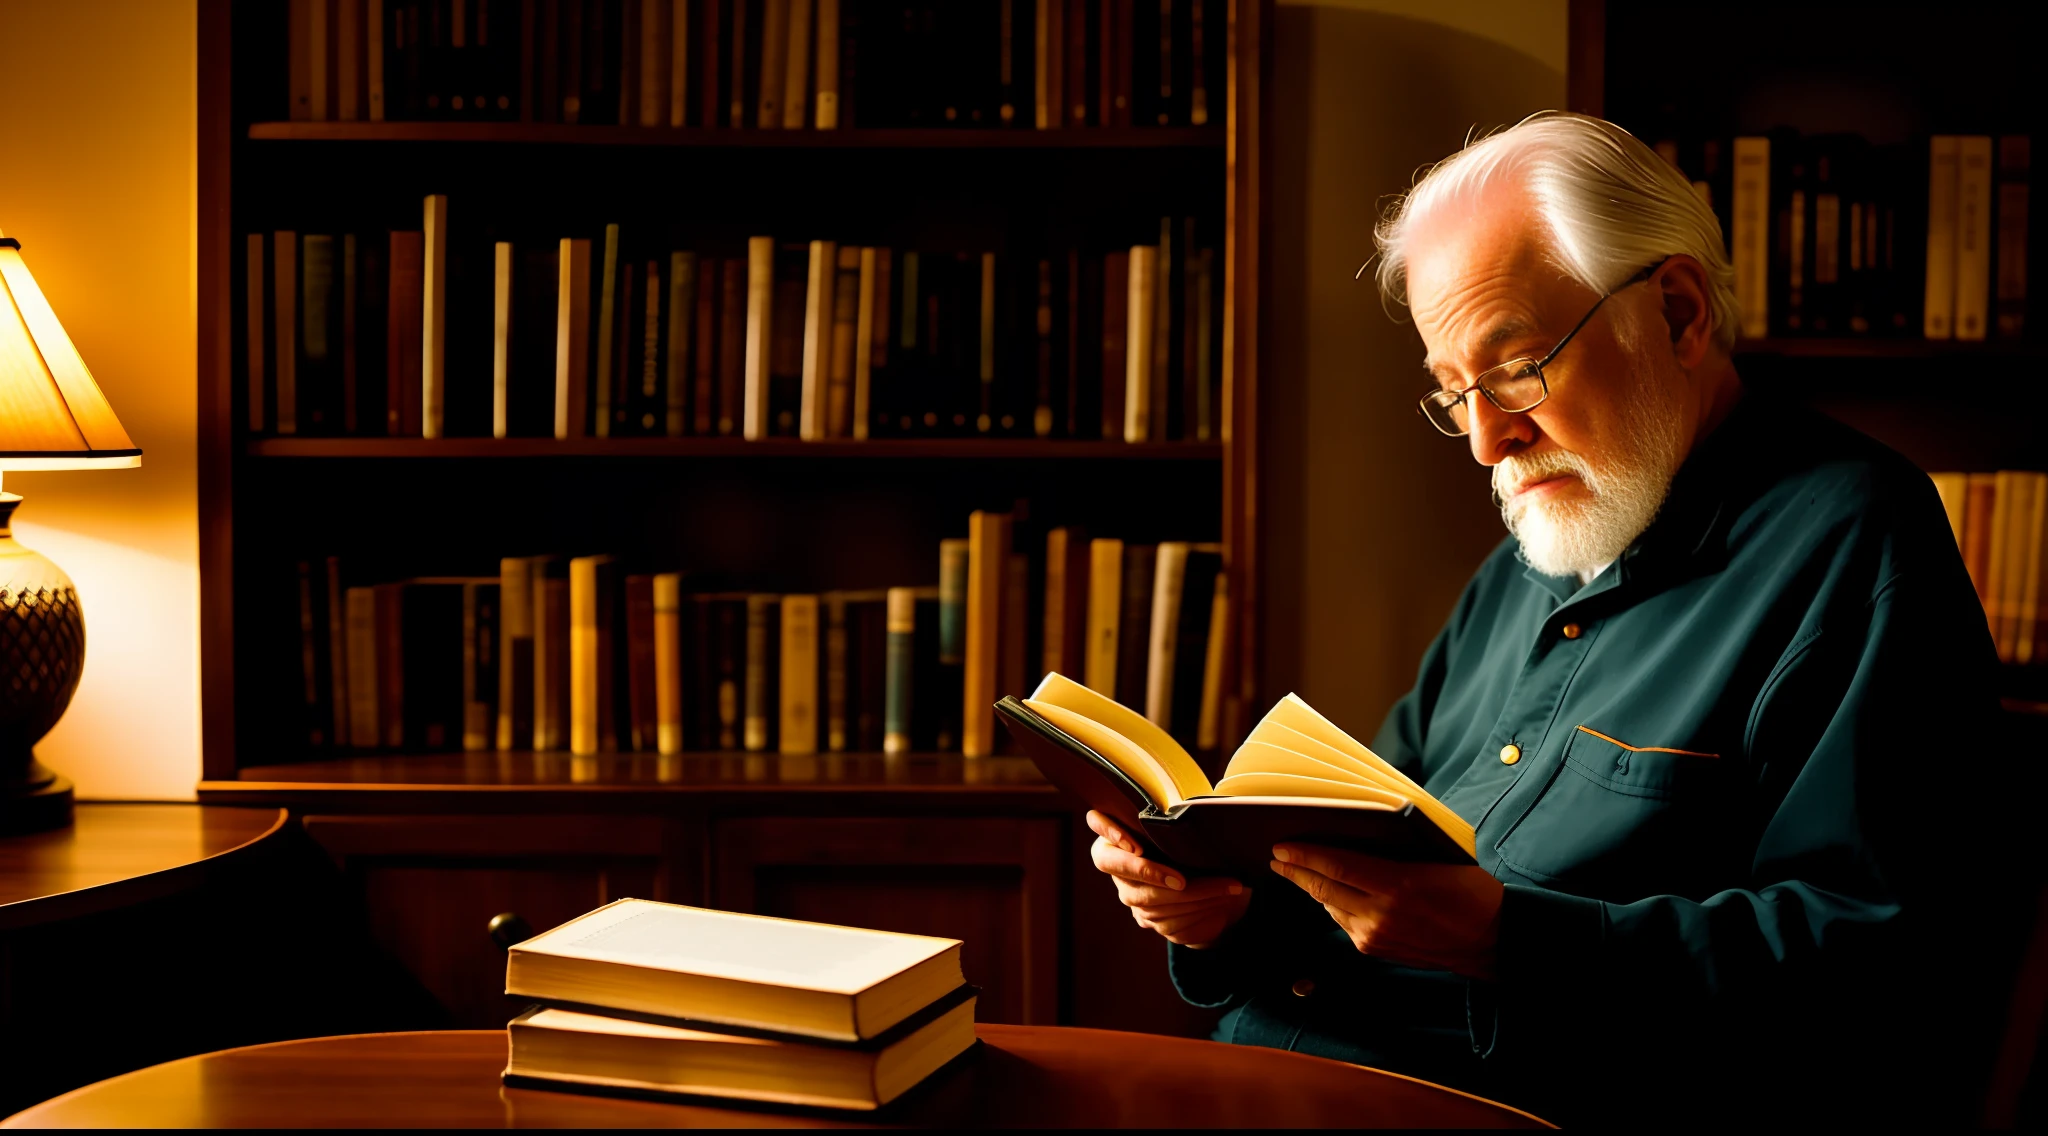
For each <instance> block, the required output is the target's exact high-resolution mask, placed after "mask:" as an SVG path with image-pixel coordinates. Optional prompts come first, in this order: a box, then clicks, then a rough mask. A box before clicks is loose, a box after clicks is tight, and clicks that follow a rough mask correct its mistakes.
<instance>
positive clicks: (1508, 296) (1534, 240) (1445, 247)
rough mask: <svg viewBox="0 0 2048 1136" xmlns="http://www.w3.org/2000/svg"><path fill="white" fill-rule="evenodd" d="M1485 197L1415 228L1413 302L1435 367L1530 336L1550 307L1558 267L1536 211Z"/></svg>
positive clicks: (1410, 294) (1429, 364) (1410, 276)
mask: <svg viewBox="0 0 2048 1136" xmlns="http://www.w3.org/2000/svg"><path fill="white" fill-rule="evenodd" d="M1485 204H1490V205H1491V206H1492V207H1490V208H1481V207H1477V206H1474V207H1466V208H1464V209H1457V210H1447V211H1446V214H1448V215H1445V214H1439V215H1437V216H1434V217H1432V218H1430V220H1429V223H1428V224H1427V225H1426V226H1424V227H1420V228H1418V229H1417V230H1415V231H1414V232H1411V233H1410V234H1409V236H1410V250H1411V251H1410V252H1409V254H1408V268H1407V281H1408V302H1409V308H1410V310H1411V311H1413V312H1414V314H1415V325H1416V329H1417V330H1418V331H1419V332H1421V333H1422V339H1423V343H1424V344H1425V345H1426V346H1427V347H1428V349H1429V355H1428V357H1427V358H1426V359H1425V360H1424V366H1426V367H1429V368H1431V369H1432V370H1434V369H1435V368H1437V367H1438V366H1444V365H1450V364H1455V363H1458V362H1466V363H1469V362H1471V361H1472V360H1471V358H1469V357H1471V356H1476V355H1480V354H1483V353H1485V352H1488V351H1490V350H1493V349H1497V348H1499V347H1501V346H1502V345H1504V344H1505V343H1507V342H1509V341H1511V340H1514V339H1516V338H1519V337H1522V336H1526V335H1528V334H1530V333H1531V332H1532V331H1534V330H1536V329H1537V328H1538V327H1539V326H1540V325H1541V324H1542V322H1543V316H1544V315H1545V314H1546V312H1545V308H1546V304H1545V302H1544V301H1545V298H1546V293H1548V292H1550V291H1553V289H1549V288H1546V287H1545V284H1546V282H1548V281H1551V280H1552V279H1553V278H1554V277H1555V275H1556V272H1555V269H1553V268H1551V267H1550V266H1549V265H1548V262H1547V259H1546V256H1545V252H1546V249H1545V245H1544V242H1543V239H1542V236H1541V232H1540V230H1539V228H1538V226H1537V225H1536V224H1535V222H1534V216H1533V213H1532V212H1531V211H1529V210H1527V209H1525V208H1516V207H1515V204H1516V203H1514V202H1504V201H1500V200H1499V199H1498V198H1495V199H1494V200H1493V201H1492V202H1490V203H1485Z"/></svg>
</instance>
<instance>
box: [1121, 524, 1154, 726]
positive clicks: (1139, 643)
mask: <svg viewBox="0 0 2048 1136" xmlns="http://www.w3.org/2000/svg"><path fill="white" fill-rule="evenodd" d="M1158 562H1159V547H1158V546H1157V545H1151V544H1127V545H1125V546H1124V587H1123V610H1122V612H1121V614H1120V615H1119V616H1118V618H1117V652H1116V653H1117V660H1116V670H1117V674H1116V689H1117V695H1116V700H1117V701H1118V702H1121V703H1123V704H1124V705H1126V706H1128V707H1130V708H1131V709H1133V710H1136V711H1138V712H1139V713H1140V714H1142V713H1144V712H1145V694H1146V688H1145V684H1146V681H1147V664H1148V663H1149V662H1150V661H1151V648H1152V586H1153V582H1154V580H1155V579H1156V577H1157V573H1158Z"/></svg>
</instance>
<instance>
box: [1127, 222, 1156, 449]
mask: <svg viewBox="0 0 2048 1136" xmlns="http://www.w3.org/2000/svg"><path fill="white" fill-rule="evenodd" d="M1158 269H1159V250H1158V249H1156V248H1151V247H1149V246H1146V245H1133V246H1132V247H1131V252H1130V287H1129V288H1128V290H1127V291H1126V293H1125V295H1126V297H1127V299H1126V302H1125V307H1124V313H1125V321H1126V322H1125V331H1124V336H1125V343H1126V350H1125V352H1124V356H1125V360H1124V361H1125V366H1124V421H1123V432H1124V441H1126V442H1145V441H1149V440H1151V437H1152V434H1151V431H1152V423H1153V421H1154V420H1155V419H1156V418H1157V417H1158V416H1157V415H1156V414H1155V413H1154V411H1153V408H1152V368H1153V360H1152V352H1153V350H1154V343H1155V341H1156V339H1157V337H1156V336H1155V335H1154V334H1153V328H1152V325H1153V321H1154V319H1155V318H1156V308H1157V306H1158V298H1157V293H1158Z"/></svg>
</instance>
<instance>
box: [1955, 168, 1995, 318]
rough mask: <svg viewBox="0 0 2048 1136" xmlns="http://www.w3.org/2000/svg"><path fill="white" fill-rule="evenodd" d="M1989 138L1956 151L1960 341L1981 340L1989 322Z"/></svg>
mask: <svg viewBox="0 0 2048 1136" xmlns="http://www.w3.org/2000/svg"><path fill="white" fill-rule="evenodd" d="M1991 183H1992V169H1991V138H1990V137H1989V136H1988V135H1982V134H1975V135H1969V136H1966V137H1964V138H1963V139H1961V141H1960V142H1959V144H1958V145H1957V147H1956V316H1955V336H1956V338H1957V339H1962V340H1970V341H1973V342H1974V341H1981V340H1982V339H1983V338H1984V337H1985V334H1986V332H1987V330H1988V329H1989V327H1990V323H1991V209H1992V198H1991Z"/></svg>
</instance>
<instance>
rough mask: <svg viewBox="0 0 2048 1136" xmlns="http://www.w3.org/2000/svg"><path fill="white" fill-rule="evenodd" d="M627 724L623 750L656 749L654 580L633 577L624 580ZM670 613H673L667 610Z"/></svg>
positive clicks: (658, 720)
mask: <svg viewBox="0 0 2048 1136" xmlns="http://www.w3.org/2000/svg"><path fill="white" fill-rule="evenodd" d="M625 591H626V621H625V639H626V642H625V647H626V701H627V703H628V713H627V716H626V721H627V722H628V724H629V727H630V728H629V729H628V730H627V731H626V736H625V737H623V738H621V739H620V740H621V741H622V742H623V743H624V748H630V749H633V750H636V751H652V750H655V749H657V748H658V746H657V738H658V736H659V734H660V732H661V718H660V711H659V709H658V708H657V707H656V705H655V701H656V698H657V695H656V688H657V686H658V683H659V678H658V677H657V676H656V673H655V670H656V653H657V650H658V644H657V642H656V620H657V619H658V618H659V616H658V615H657V614H656V611H657V609H656V605H655V599H654V577H653V576H651V575H635V576H628V577H626V589H625ZM670 611H671V613H673V611H674V609H673V608H671V609H670Z"/></svg>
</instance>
